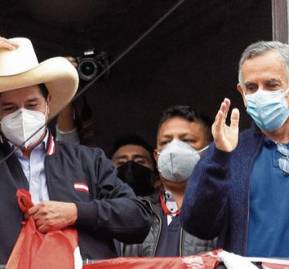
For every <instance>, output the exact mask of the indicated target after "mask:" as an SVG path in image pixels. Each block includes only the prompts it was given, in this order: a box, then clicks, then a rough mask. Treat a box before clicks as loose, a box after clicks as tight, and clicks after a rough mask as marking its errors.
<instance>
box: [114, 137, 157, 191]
mask: <svg viewBox="0 0 289 269" xmlns="http://www.w3.org/2000/svg"><path fill="white" fill-rule="evenodd" d="M111 160H112V162H113V163H114V164H115V166H116V167H117V170H118V176H119V178H120V179H122V180H123V181H124V182H126V183H127V184H128V185H129V186H130V187H131V188H132V189H133V190H134V192H135V194H136V195H139V196H146V195H150V194H152V193H153V192H154V185H155V184H157V183H156V177H157V170H156V162H155V159H154V155H153V147H152V146H150V145H149V144H148V143H147V142H146V141H145V140H144V138H142V137H141V136H139V135H136V134H127V135H123V136H120V137H118V138H116V139H115V140H114V142H113V145H112V151H111Z"/></svg>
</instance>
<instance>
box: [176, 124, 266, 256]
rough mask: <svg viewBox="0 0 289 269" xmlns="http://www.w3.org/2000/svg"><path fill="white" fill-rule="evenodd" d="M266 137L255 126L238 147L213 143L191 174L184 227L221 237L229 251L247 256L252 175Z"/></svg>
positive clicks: (205, 235) (206, 236)
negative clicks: (229, 149)
mask: <svg viewBox="0 0 289 269" xmlns="http://www.w3.org/2000/svg"><path fill="white" fill-rule="evenodd" d="M263 141H264V136H263V135H262V134H261V132H260V131H259V130H258V129H257V128H256V127H255V126H254V125H252V127H251V128H250V129H248V130H245V131H244V132H242V133H241V134H240V137H239V143H238V146H237V148H236V149H235V150H234V151H233V152H231V153H227V152H223V151H220V150H218V149H216V147H215V145H214V144H212V145H211V146H210V148H209V150H208V153H207V154H206V155H205V156H204V158H202V159H201V160H200V162H199V163H198V165H197V166H196V168H195V170H194V172H193V175H192V176H191V178H190V180H189V182H188V185H187V190H186V194H185V198H184V202H183V208H182V211H181V221H182V224H183V226H184V229H185V230H187V231H188V232H190V233H191V234H193V235H195V236H198V237H200V238H204V239H212V238H214V237H216V236H218V238H219V242H218V245H219V247H223V248H224V249H225V250H227V251H231V252H234V253H237V254H241V255H246V247H247V236H248V235H247V234H248V224H249V223H248V222H249V193H250V182H249V181H250V175H251V171H252V169H253V165H254V162H255V160H256V157H257V155H258V153H259V152H260V150H261V147H262V145H263Z"/></svg>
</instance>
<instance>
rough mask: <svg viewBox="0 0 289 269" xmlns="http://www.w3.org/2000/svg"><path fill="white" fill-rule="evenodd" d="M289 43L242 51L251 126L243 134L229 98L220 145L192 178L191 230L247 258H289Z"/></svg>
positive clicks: (187, 216) (186, 221)
mask: <svg viewBox="0 0 289 269" xmlns="http://www.w3.org/2000/svg"><path fill="white" fill-rule="evenodd" d="M288 70H289V46H288V45H287V44H282V43H280V42H275V41H270V42H264V41H261V42H257V43H254V44H252V45H250V46H249V47H247V48H246V50H245V51H244V52H243V54H242V56H241V59H240V63H239V83H238V85H237V89H238V91H239V92H240V94H241V95H242V98H243V100H244V104H245V107H246V110H247V113H248V114H249V115H250V117H251V118H252V119H253V121H254V123H253V124H252V126H251V128H250V129H248V130H245V131H244V132H242V133H241V134H240V135H239V128H238V125H239V110H238V109H236V108H235V109H233V110H232V113H231V116H230V123H229V125H227V124H226V119H227V117H228V114H229V109H230V100H228V99H224V101H223V102H222V104H221V106H220V109H219V111H218V113H217V115H216V118H215V122H214V124H213V127H212V134H213V137H214V143H213V144H212V145H211V147H210V149H209V151H208V154H207V155H206V156H205V157H204V158H203V159H202V160H201V161H200V162H199V164H198V166H197V167H196V169H195V170H194V173H193V175H192V177H191V179H190V181H189V183H188V188H187V190H186V195H185V199H184V203H183V210H182V216H181V218H182V222H183V226H184V228H185V229H186V230H187V231H189V232H190V233H192V234H194V235H196V236H199V237H201V238H205V239H210V238H214V237H216V236H218V238H219V246H220V247H223V248H225V249H226V250H228V251H232V252H235V253H238V254H241V255H247V256H263V257H288V256H289V248H288V242H289V230H288V227H289V215H288V212H289V196H288V192H289V120H288V116H289V110H288V100H289V97H288V86H289V84H288V78H289V76H288V75H289V74H288Z"/></svg>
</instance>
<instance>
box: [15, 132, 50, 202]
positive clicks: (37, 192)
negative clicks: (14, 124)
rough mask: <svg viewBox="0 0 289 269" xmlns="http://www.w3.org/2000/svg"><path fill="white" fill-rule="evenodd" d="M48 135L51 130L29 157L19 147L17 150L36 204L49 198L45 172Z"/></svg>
mask: <svg viewBox="0 0 289 269" xmlns="http://www.w3.org/2000/svg"><path fill="white" fill-rule="evenodd" d="M48 137H49V132H47V133H46V135H45V137H44V139H43V141H42V142H41V143H39V145H37V146H36V147H35V148H34V149H33V150H32V151H31V153H30V157H29V158H28V157H26V156H24V155H23V153H22V151H21V149H17V150H16V152H15V154H16V156H17V158H18V160H19V162H20V164H21V166H22V169H23V172H24V174H25V176H26V178H27V180H28V183H29V192H30V194H31V198H32V202H33V203H34V204H37V203H39V202H43V201H48V200H49V195H48V190H47V185H46V176H45V172H44V159H45V155H46V146H47V144H48Z"/></svg>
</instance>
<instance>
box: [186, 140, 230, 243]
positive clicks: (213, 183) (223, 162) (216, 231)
mask: <svg viewBox="0 0 289 269" xmlns="http://www.w3.org/2000/svg"><path fill="white" fill-rule="evenodd" d="M231 154H232V153H227V152H223V151H220V150H218V149H216V147H215V145H214V144H212V145H211V147H210V149H209V150H208V153H207V155H206V156H204V158H202V159H201V160H200V162H199V163H198V165H197V166H196V168H195V170H194V172H193V175H192V176H191V178H190V179H189V181H188V186H187V189H186V193H185V197H184V201H183V206H182V210H181V221H182V225H183V227H184V229H185V230H187V231H188V232H189V233H191V234H193V235H195V236H197V237H200V238H203V239H213V238H215V237H216V236H219V235H220V233H221V231H222V229H223V227H224V225H225V219H226V214H227V210H228V191H229V188H230V180H229V177H230V175H229V163H230V158H231Z"/></svg>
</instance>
